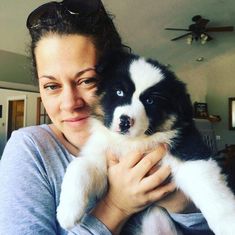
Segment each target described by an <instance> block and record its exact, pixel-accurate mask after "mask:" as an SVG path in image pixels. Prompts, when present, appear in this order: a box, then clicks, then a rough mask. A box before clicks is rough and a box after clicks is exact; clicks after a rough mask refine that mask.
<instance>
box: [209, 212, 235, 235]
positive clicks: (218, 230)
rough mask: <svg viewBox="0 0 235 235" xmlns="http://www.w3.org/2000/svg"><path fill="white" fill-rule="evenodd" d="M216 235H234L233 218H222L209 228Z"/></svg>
mask: <svg viewBox="0 0 235 235" xmlns="http://www.w3.org/2000/svg"><path fill="white" fill-rule="evenodd" d="M211 228H212V230H213V232H214V233H215V234H216V235H234V234H235V216H226V217H224V218H222V219H221V220H220V221H219V222H218V223H217V224H216V225H215V226H211Z"/></svg>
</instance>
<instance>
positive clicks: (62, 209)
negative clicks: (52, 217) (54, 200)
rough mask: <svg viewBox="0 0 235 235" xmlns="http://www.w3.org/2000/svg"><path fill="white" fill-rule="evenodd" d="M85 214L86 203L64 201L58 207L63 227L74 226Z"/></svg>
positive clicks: (58, 216)
mask: <svg viewBox="0 0 235 235" xmlns="http://www.w3.org/2000/svg"><path fill="white" fill-rule="evenodd" d="M84 214H85V203H84V202H83V203H81V204H80V203H77V202H76V203H74V204H73V203H72V202H70V203H63V202H61V203H60V204H59V206H58V207H57V219H58V221H59V224H60V226H61V227H62V228H64V229H66V230H68V229H71V228H73V227H74V226H75V225H76V224H77V223H78V222H79V221H80V220H81V218H82V216H83V215H84Z"/></svg>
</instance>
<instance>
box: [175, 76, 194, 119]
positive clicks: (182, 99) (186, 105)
mask: <svg viewBox="0 0 235 235" xmlns="http://www.w3.org/2000/svg"><path fill="white" fill-rule="evenodd" d="M175 82H176V83H177V85H176V86H177V88H178V89H177V90H178V92H176V94H177V95H176V96H175V98H176V100H175V103H176V106H177V110H178V112H179V117H180V118H181V119H183V121H191V120H192V118H193V106H192V103H191V99H190V95H189V94H188V93H187V90H186V85H185V84H184V83H183V82H181V81H179V80H175Z"/></svg>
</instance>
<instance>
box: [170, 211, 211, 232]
mask: <svg viewBox="0 0 235 235" xmlns="http://www.w3.org/2000/svg"><path fill="white" fill-rule="evenodd" d="M170 216H171V217H172V219H173V221H174V222H175V223H176V225H177V226H178V227H179V228H180V230H181V231H182V233H183V234H186V235H213V234H214V233H213V232H212V231H211V230H210V228H209V226H208V224H207V221H206V219H205V218H204V216H203V215H202V213H188V214H175V213H171V214H170Z"/></svg>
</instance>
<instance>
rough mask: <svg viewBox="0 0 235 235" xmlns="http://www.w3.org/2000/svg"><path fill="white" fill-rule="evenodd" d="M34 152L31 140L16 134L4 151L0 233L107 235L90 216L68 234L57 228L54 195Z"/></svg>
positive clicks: (0, 179)
mask: <svg viewBox="0 0 235 235" xmlns="http://www.w3.org/2000/svg"><path fill="white" fill-rule="evenodd" d="M44 144H45V145H46V144H48V143H44ZM38 149H39V147H38V146H37V144H35V140H34V139H33V138H32V136H30V135H28V134H27V133H26V134H25V133H23V132H20V131H16V132H14V133H13V134H12V137H11V138H10V140H9V141H8V143H7V145H6V147H5V150H4V153H3V156H2V159H1V161H0V233H1V234H7V235H15V234H20V235H26V234H27V235H31V234H43V235H47V234H48V235H65V234H79V235H111V233H110V232H109V230H108V229H107V228H106V227H105V225H104V224H102V223H101V222H100V221H99V220H98V219H96V218H94V217H93V216H91V215H86V216H84V218H83V220H82V222H81V223H80V224H79V225H77V226H76V227H75V228H74V229H73V230H71V231H69V232H68V231H65V230H63V229H62V228H61V227H60V226H59V224H58V222H57V220H56V202H55V192H54V190H53V186H52V185H51V182H50V180H49V179H48V175H47V171H46V170H45V165H44V163H43V160H42V158H41V157H40V151H39V150H38Z"/></svg>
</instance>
